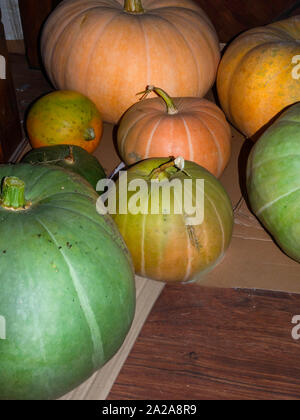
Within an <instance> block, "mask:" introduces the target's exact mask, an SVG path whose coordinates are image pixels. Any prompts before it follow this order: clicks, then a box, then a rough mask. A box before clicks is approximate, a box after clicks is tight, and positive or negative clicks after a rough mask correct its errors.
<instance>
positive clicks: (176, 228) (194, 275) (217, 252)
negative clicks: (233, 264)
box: [113, 158, 233, 283]
mask: <svg viewBox="0 0 300 420" xmlns="http://www.w3.org/2000/svg"><path fill="white" fill-rule="evenodd" d="M168 160H169V159H162V158H160V159H147V160H144V161H142V162H139V163H137V164H136V165H133V166H132V167H130V168H129V169H128V172H127V174H128V182H130V181H131V180H133V179H144V180H146V179H147V178H148V176H149V174H151V172H152V170H153V169H154V168H157V167H158V166H160V165H162V164H163V163H165V162H168ZM185 171H186V173H187V174H189V176H188V175H186V174H185V173H183V172H180V173H177V174H174V175H172V177H171V178H170V179H171V180H172V179H179V180H184V179H191V178H192V179H193V180H195V179H196V178H198V179H204V189H205V199H204V206H205V208H204V222H203V223H202V224H201V225H194V226H193V225H192V226H187V225H186V218H185V217H186V215H184V214H175V212H174V191H173V189H171V194H170V197H171V199H170V205H171V214H163V211H162V205H161V202H160V212H159V214H151V199H152V197H153V195H150V200H149V208H148V210H149V214H147V215H144V214H137V215H134V214H130V213H128V214H125V215H124V214H118V211H117V214H116V215H113V218H114V220H115V222H116V223H117V226H118V228H119V230H120V232H121V234H122V235H123V238H124V239H125V242H126V244H127V246H128V248H129V250H130V253H131V255H132V258H133V262H134V265H135V271H136V273H137V274H139V275H141V276H144V277H148V278H151V279H154V280H158V281H163V282H170V283H178V282H183V283H185V282H193V281H196V280H198V279H199V278H200V277H201V276H203V275H205V274H206V273H207V272H208V271H210V270H212V269H213V268H214V267H215V266H216V265H217V264H218V263H219V262H220V261H221V259H222V258H223V256H224V254H225V251H226V249H227V248H228V246H229V243H230V240H231V236H232V227H233V211H232V206H231V203H230V200H229V198H228V195H227V193H226V192H225V190H224V188H223V187H222V185H221V184H220V182H219V181H218V180H217V179H216V178H215V177H214V176H213V175H211V174H210V173H209V172H208V171H206V170H205V169H204V168H202V167H200V166H199V165H197V164H195V163H194V162H188V161H186V162H185ZM193 182H194V186H195V181H193ZM149 188H150V186H149ZM118 189H119V188H118V185H117V192H118ZM133 194H134V192H128V201H129V200H130V199H131V197H132V196H133ZM194 194H195V189H194V188H193V195H194ZM177 198H179V197H177ZM180 198H181V197H180ZM172 203H173V204H172Z"/></svg>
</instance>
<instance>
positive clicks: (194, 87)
mask: <svg viewBox="0 0 300 420" xmlns="http://www.w3.org/2000/svg"><path fill="white" fill-rule="evenodd" d="M41 51H42V56H43V61H44V64H45V68H46V70H47V73H48V75H49V77H50V79H51V81H52V83H53V84H54V86H55V87H56V88H59V89H67V90H75V91H78V92H80V93H82V94H85V95H86V96H88V97H89V98H90V99H91V100H92V101H93V102H94V103H95V104H96V105H97V107H98V109H99V111H100V113H101V115H102V116H103V118H104V120H105V121H108V122H114V123H115V122H117V121H118V120H119V118H120V117H121V115H122V114H123V113H124V112H125V111H126V109H128V108H129V106H131V105H132V104H133V103H134V102H135V101H136V97H135V94H136V92H138V91H140V90H141V89H143V88H144V86H147V85H148V84H150V83H153V84H155V85H157V86H164V87H165V88H166V89H167V90H168V92H169V93H170V94H171V95H173V96H200V97H202V96H204V95H205V94H206V92H207V91H208V90H209V89H210V87H211V86H212V84H213V83H214V81H215V78H216V72H217V66H218V64H219V61H220V52H219V42H218V38H217V35H216V31H215V29H214V27H213V25H212V23H211V22H210V20H209V18H208V17H207V16H206V14H205V13H204V12H203V10H202V9H201V8H200V7H199V6H198V5H197V4H196V3H195V2H193V1H192V0H164V1H159V0H143V1H141V0H65V1H63V2H62V3H60V4H59V5H58V7H57V8H56V9H55V10H54V12H53V13H52V14H51V15H50V17H49V19H48V21H47V22H46V24H45V26H44V30H43V35H42V43H41Z"/></svg>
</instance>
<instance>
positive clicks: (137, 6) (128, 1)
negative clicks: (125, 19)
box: [124, 0, 145, 13]
mask: <svg viewBox="0 0 300 420" xmlns="http://www.w3.org/2000/svg"><path fill="white" fill-rule="evenodd" d="M124 10H125V12H128V13H144V12H145V10H144V8H143V6H142V1H141V0H125V1H124Z"/></svg>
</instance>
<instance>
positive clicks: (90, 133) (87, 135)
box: [83, 127, 96, 141]
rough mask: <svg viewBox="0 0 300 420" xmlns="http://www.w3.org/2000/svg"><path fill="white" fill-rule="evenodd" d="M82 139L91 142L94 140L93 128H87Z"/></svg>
mask: <svg viewBox="0 0 300 420" xmlns="http://www.w3.org/2000/svg"><path fill="white" fill-rule="evenodd" d="M83 138H84V140H85V141H92V140H95V138H96V133H95V130H94V129H93V127H89V128H87V129H86V130H85V131H84V133H83Z"/></svg>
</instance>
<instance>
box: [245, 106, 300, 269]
mask: <svg viewBox="0 0 300 420" xmlns="http://www.w3.org/2000/svg"><path fill="white" fill-rule="evenodd" d="M247 187H248V194H249V200H250V203H251V206H252V209H253V212H254V213H255V214H256V216H257V217H258V218H259V220H260V221H261V222H262V224H263V225H264V226H265V227H266V229H267V230H268V231H269V232H270V233H271V235H272V236H273V237H274V239H275V240H276V242H277V243H278V245H279V246H280V247H281V248H282V250H283V251H284V252H285V253H286V254H287V255H289V256H290V257H291V258H293V259H295V260H296V261H298V262H300V104H296V105H294V106H292V107H291V108H289V109H288V111H286V112H285V113H284V114H283V115H282V116H281V117H280V118H279V119H278V120H277V121H276V122H275V123H274V124H273V125H272V126H271V127H270V128H269V129H268V130H267V131H266V132H265V133H264V134H263V136H262V137H261V138H260V139H259V140H258V142H257V143H256V145H255V147H254V149H253V150H252V152H251V154H250V157H249V162H248V168H247Z"/></svg>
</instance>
